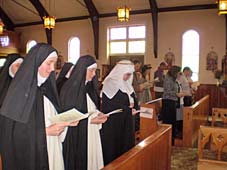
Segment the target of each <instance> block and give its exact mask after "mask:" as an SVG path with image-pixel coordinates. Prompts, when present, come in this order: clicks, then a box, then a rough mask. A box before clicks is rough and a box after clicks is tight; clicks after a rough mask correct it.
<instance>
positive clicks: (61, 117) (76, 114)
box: [50, 108, 94, 123]
mask: <svg viewBox="0 0 227 170" xmlns="http://www.w3.org/2000/svg"><path fill="white" fill-rule="evenodd" d="M92 113H94V112H91V113H86V114H83V113H81V112H80V111H78V110H76V109H75V108H73V109H70V110H67V111H65V112H63V113H60V114H57V115H55V116H53V117H51V118H50V121H51V122H52V123H62V122H75V121H79V120H82V119H85V118H87V117H88V116H89V115H91V114H92Z"/></svg>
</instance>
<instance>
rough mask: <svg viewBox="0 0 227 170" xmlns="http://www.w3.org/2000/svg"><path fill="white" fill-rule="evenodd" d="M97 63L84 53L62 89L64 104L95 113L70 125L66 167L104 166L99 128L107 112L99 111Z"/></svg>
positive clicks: (71, 169)
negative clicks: (74, 125) (72, 125)
mask: <svg viewBox="0 0 227 170" xmlns="http://www.w3.org/2000/svg"><path fill="white" fill-rule="evenodd" d="M96 69H97V64H96V61H95V59H94V58H93V57H92V56H90V55H85V56H81V57H80V58H79V60H78V61H77V63H76V65H75V66H74V68H73V70H72V73H71V76H70V77H69V80H68V81H67V82H66V83H65V84H64V85H63V87H62V89H61V92H60V99H61V104H62V108H63V109H64V110H68V109H71V108H76V109H77V110H79V111H80V112H81V113H84V114H85V113H92V114H91V115H90V116H89V117H88V118H87V119H84V120H81V121H80V122H79V124H78V126H77V127H70V128H69V129H68V133H67V135H66V139H65V141H64V143H63V154H64V161H65V169H66V170H100V169H101V168H102V167H103V155H102V145H101V139H100V129H101V127H102V123H104V122H105V121H106V120H107V116H106V115H104V114H103V113H100V112H99V106H100V98H99V92H98V79H97V75H96Z"/></svg>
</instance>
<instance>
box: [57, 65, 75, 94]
mask: <svg viewBox="0 0 227 170" xmlns="http://www.w3.org/2000/svg"><path fill="white" fill-rule="evenodd" d="M72 66H73V64H72V63H65V64H64V65H63V67H62V69H61V71H60V73H59V75H58V78H57V80H56V84H57V88H58V93H59V94H60V91H61V88H62V86H63V85H64V84H65V82H66V81H67V80H68V78H67V77H65V76H66V74H67V73H68V71H69V70H70V69H71V67H72Z"/></svg>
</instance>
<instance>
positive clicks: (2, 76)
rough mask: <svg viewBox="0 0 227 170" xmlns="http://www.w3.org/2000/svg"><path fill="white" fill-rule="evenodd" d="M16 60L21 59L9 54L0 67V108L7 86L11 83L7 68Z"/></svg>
mask: <svg viewBox="0 0 227 170" xmlns="http://www.w3.org/2000/svg"><path fill="white" fill-rule="evenodd" d="M18 58H22V57H21V56H20V55H19V54H9V55H8V56H7V58H6V61H5V63H4V66H3V67H2V70H1V73H0V108H1V106H2V102H3V100H4V98H5V96H6V92H7V91H8V88H9V85H10V83H11V81H12V77H11V76H10V75H9V67H10V66H11V64H12V63H13V62H14V61H16V60H17V59H18Z"/></svg>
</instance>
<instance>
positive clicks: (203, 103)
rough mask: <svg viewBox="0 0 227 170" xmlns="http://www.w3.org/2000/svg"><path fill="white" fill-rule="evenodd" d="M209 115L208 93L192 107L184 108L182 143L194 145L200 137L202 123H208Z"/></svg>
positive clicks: (188, 145)
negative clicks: (199, 131)
mask: <svg viewBox="0 0 227 170" xmlns="http://www.w3.org/2000/svg"><path fill="white" fill-rule="evenodd" d="M208 116H209V95H206V96H205V97H203V98H202V99H200V100H199V101H197V102H196V103H195V104H193V105H192V106H190V107H184V109H183V141H182V145H183V146H186V147H193V146H194V145H195V144H196V141H197V139H198V130H199V127H200V125H206V124H207V119H208Z"/></svg>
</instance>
